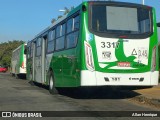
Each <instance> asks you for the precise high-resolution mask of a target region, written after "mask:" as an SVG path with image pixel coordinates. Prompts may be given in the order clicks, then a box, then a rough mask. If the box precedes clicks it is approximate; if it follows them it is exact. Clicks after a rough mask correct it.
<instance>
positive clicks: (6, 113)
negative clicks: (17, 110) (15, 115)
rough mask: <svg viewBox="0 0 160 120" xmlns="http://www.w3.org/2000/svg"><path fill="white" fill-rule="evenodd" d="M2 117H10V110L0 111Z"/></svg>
mask: <svg viewBox="0 0 160 120" xmlns="http://www.w3.org/2000/svg"><path fill="white" fill-rule="evenodd" d="M2 117H5V118H6V117H11V112H2Z"/></svg>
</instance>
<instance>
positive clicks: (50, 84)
mask: <svg viewBox="0 0 160 120" xmlns="http://www.w3.org/2000/svg"><path fill="white" fill-rule="evenodd" d="M49 86H50V89H51V90H52V88H53V78H52V76H51V77H50V83H49Z"/></svg>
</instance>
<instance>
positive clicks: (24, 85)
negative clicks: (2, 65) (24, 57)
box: [0, 73, 160, 120]
mask: <svg viewBox="0 0 160 120" xmlns="http://www.w3.org/2000/svg"><path fill="white" fill-rule="evenodd" d="M139 95H140V94H139V93H136V92H135V91H133V92H131V95H127V94H125V92H124V94H123V92H120V91H111V90H108V89H101V91H99V92H97V91H96V92H93V91H92V92H91V93H90V92H89V93H87V94H86V93H81V94H80V93H78V92H76V94H70V93H68V91H67V92H64V91H61V92H60V94H58V95H50V94H49V92H48V90H47V88H45V87H43V86H32V85H30V84H29V83H28V81H27V80H22V79H15V78H13V77H11V75H10V74H7V73H0V111H52V112H53V111H82V114H83V115H84V113H85V114H86V115H84V117H83V118H82V117H76V116H75V117H65V115H63V113H61V114H62V117H54V119H57V120H59V119H62V120H63V119H64V120H66V119H67V120H75V119H76V120H90V119H91V120H92V119H93V120H97V119H100V120H101V119H103V120H105V119H110V120H112V119H113V120H115V119H116V120H117V119H118V120H119V119H120V120H124V118H122V117H109V118H107V117H89V118H88V117H87V115H88V114H91V116H92V115H93V116H94V115H95V114H97V115H99V114H98V113H97V112H96V113H90V111H99V112H101V111H118V114H122V116H126V117H125V119H126V120H132V119H134V118H133V117H127V115H128V114H129V115H130V114H131V113H132V112H131V113H129V112H126V111H136V112H140V111H143V112H144V111H146V112H147V111H152V112H153V111H155V112H157V111H158V110H160V109H158V108H154V107H150V106H145V105H140V104H135V103H134V102H133V101H130V100H129V99H132V98H134V97H136V96H139ZM123 111H125V112H123ZM73 113H74V112H73ZM140 113H142V112H140ZM57 114H58V113H57ZM64 114H66V113H64ZM68 114H72V113H68ZM104 114H111V115H112V116H113V114H115V115H116V114H117V113H116V112H112V113H109V112H108V113H104ZM104 114H103V115H104ZM123 114H125V115H123ZM101 115H102V114H101V113H100V116H101ZM73 116H74V115H73ZM89 116H90V115H89ZM1 119H2V118H0V120H1ZM12 119H13V118H12ZM14 119H15V120H17V119H18V118H14ZM19 119H20V118H19ZM26 119H28V118H26ZM29 119H31V118H29ZM34 119H35V118H34ZM34 119H33V120H34ZM38 119H53V118H38ZM139 119H144V118H140V117H139ZM152 119H157V120H158V119H159V118H150V117H147V118H145V120H152Z"/></svg>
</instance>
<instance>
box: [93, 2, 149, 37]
mask: <svg viewBox="0 0 160 120" xmlns="http://www.w3.org/2000/svg"><path fill="white" fill-rule="evenodd" d="M90 8H91V11H90V23H91V25H90V29H91V30H92V31H94V32H107V33H117V34H121V33H122V34H144V33H150V32H151V31H152V30H151V28H152V27H151V26H152V25H151V12H150V9H147V8H144V7H137V8H136V7H124V6H123V7H121V6H106V5H92V6H91V7H90Z"/></svg>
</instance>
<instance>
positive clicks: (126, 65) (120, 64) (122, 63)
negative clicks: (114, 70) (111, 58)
mask: <svg viewBox="0 0 160 120" xmlns="http://www.w3.org/2000/svg"><path fill="white" fill-rule="evenodd" d="M130 66H131V63H130V62H119V63H118V67H130Z"/></svg>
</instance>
